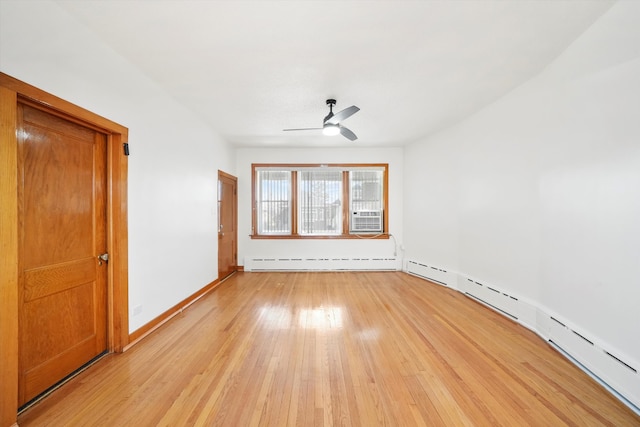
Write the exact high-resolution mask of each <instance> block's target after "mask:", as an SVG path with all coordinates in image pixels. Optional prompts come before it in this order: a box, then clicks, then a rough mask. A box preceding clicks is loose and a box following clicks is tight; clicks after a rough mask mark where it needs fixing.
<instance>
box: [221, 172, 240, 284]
mask: <svg viewBox="0 0 640 427" xmlns="http://www.w3.org/2000/svg"><path fill="white" fill-rule="evenodd" d="M237 224H238V178H236V177H235V176H233V175H229V174H228V173H225V172H222V171H218V279H219V280H222V279H224V278H225V277H227V276H228V275H230V274H231V273H233V272H234V271H236V270H237V266H238V231H237Z"/></svg>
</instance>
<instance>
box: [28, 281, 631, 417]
mask: <svg viewBox="0 0 640 427" xmlns="http://www.w3.org/2000/svg"><path fill="white" fill-rule="evenodd" d="M19 423H20V425H21V426H22V427H27V426H37V425H93V426H107V425H136V426H156V425H159V426H186V425H188V426H194V425H198V426H200V425H201V426H216V425H221V426H227V425H234V426H245V425H246V426H249V425H265V426H285V425H297V426H314V425H316V426H321V425H322V426H330V425H353V426H378V425H389V426H425V425H428V426H440V425H443V426H452V425H456V426H457V425H479V426H484V425H487V426H500V425H504V426H514V425H518V426H520V425H539V426H550V425H553V426H556V425H569V426H636V425H640V418H639V417H638V416H636V415H635V414H633V413H632V412H631V411H630V410H629V409H628V408H626V407H625V406H624V405H623V404H622V403H620V402H619V401H618V400H616V399H615V398H614V397H613V396H611V395H610V394H608V393H607V392H606V391H605V390H604V389H603V388H602V387H601V386H600V385H598V384H597V383H596V382H595V381H593V380H592V379H591V378H589V377H588V376H587V375H585V374H584V373H583V372H582V371H580V370H579V369H578V368H577V367H575V366H574V365H572V364H571V363H570V362H569V361H567V360H566V359H565V358H564V357H562V356H561V355H560V354H558V353H557V352H556V351H555V350H553V349H552V348H551V347H550V346H549V345H547V344H546V343H545V342H544V341H542V340H541V339H540V338H539V337H538V336H537V335H535V334H534V333H532V332H531V331H529V330H526V329H524V328H523V327H521V326H520V325H518V324H516V323H514V322H512V321H510V320H508V319H506V318H504V317H503V316H500V315H499V314H497V313H495V312H493V311H491V310H489V309H487V308H486V307H484V306H482V305H480V304H478V303H476V302H475V301H473V300H471V299H469V298H466V297H465V296H463V295H461V294H459V293H457V292H455V291H452V290H450V289H447V288H444V287H442V286H438V285H434V284H431V283H429V282H426V281H423V280H421V279H418V278H415V277H413V276H409V275H407V274H405V273H401V272H380V273H372V272H353V273H352V272H341V273H237V274H235V275H234V276H232V277H231V278H230V279H228V280H227V281H225V282H223V283H222V284H221V285H220V286H219V287H218V288H217V289H216V290H215V291H213V292H211V293H209V294H207V295H206V296H205V297H203V298H202V299H200V300H199V301H198V302H197V303H195V304H193V305H192V306H191V307H190V308H189V309H188V310H186V311H184V312H183V313H182V314H181V315H179V316H176V317H175V318H173V319H172V320H171V321H170V322H167V323H166V324H165V325H164V326H163V327H162V328H161V329H159V330H157V331H156V332H155V333H154V334H152V335H150V336H148V337H147V338H146V339H145V340H144V341H143V342H141V343H140V344H139V345H137V346H135V347H133V348H132V349H131V350H130V351H127V352H125V353H123V354H118V355H110V356H107V357H106V358H104V359H102V360H101V361H99V362H98V363H97V364H95V365H93V366H92V367H91V368H89V369H88V370H86V371H85V372H83V373H82V374H80V375H79V376H77V377H76V378H75V379H73V380H72V381H70V382H68V383H67V384H65V385H64V386H63V387H62V388H60V389H59V390H58V391H56V392H55V393H53V394H52V395H51V396H49V397H48V398H47V399H45V400H44V401H43V402H41V403H39V404H38V405H36V406H34V407H33V408H31V409H29V410H28V411H26V412H25V413H23V414H22V415H21V416H20V417H19Z"/></svg>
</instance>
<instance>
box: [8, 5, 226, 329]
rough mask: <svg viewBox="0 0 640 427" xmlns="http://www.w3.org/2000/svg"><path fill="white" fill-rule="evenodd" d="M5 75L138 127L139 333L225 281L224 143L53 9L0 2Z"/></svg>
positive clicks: (133, 138) (134, 240) (133, 174)
mask: <svg viewBox="0 0 640 427" xmlns="http://www.w3.org/2000/svg"><path fill="white" fill-rule="evenodd" d="M141 30H143V29H141ZM0 70H1V71H2V72H4V73H6V74H8V75H10V76H13V77H15V78H18V79H20V80H22V81H25V82H27V83H29V84H32V85H34V86H36V87H39V88H40V89H43V90H45V91H47V92H50V93H52V94H54V95H56V96H58V97H61V98H63V99H66V100H68V101H71V102H73V103H75V104H77V105H79V106H81V107H84V108H86V109H88V110H91V111H93V112H95V113H97V114H99V115H101V116H104V117H106V118H109V119H111V120H113V121H115V122H117V123H119V124H121V125H123V126H126V127H128V128H129V132H130V133H129V142H130V149H131V156H130V157H129V257H130V258H129V268H130V270H129V309H130V324H129V330H130V331H134V330H135V329H137V328H139V327H140V326H142V325H144V324H145V323H147V322H149V321H150V320H151V319H153V318H154V317H156V316H158V315H159V314H161V313H162V312H164V311H165V310H167V309H168V308H170V307H172V306H173V305H175V304H176V303H178V302H179V301H181V300H183V299H184V298H186V297H188V296H190V295H191V294H193V293H194V292H196V291H197V290H199V289H200V288H202V287H203V286H205V285H207V284H208V283H210V282H212V281H213V280H215V279H216V278H217V276H218V268H217V260H218V257H217V241H218V239H217V213H216V191H217V187H216V182H217V171H218V169H222V170H224V171H226V172H230V173H233V172H234V167H235V160H234V158H233V151H232V150H231V149H230V148H229V147H228V146H227V144H226V143H225V142H224V141H222V140H221V139H220V138H219V137H218V136H217V135H216V134H215V133H214V132H213V131H212V130H211V129H210V128H208V127H207V126H206V125H205V124H204V123H203V122H201V121H200V120H199V119H197V118H196V117H195V116H194V115H193V114H192V113H191V112H189V111H187V110H186V109H185V108H184V107H182V106H181V105H179V104H178V103H176V102H175V101H174V100H173V99H172V98H171V97H170V96H168V95H167V94H166V93H164V92H163V91H162V90H161V89H160V88H159V87H158V86H157V85H156V84H155V83H154V82H152V81H150V80H148V79H147V78H146V77H145V76H144V75H143V74H142V73H141V72H140V71H139V70H137V69H136V68H134V67H133V66H132V65H131V64H129V63H128V62H126V61H125V60H124V59H123V58H122V57H120V56H119V55H117V54H116V53H114V52H113V51H112V50H111V49H110V48H109V47H108V46H106V45H104V44H103V43H102V42H101V41H100V40H99V39H97V38H96V37H95V36H94V34H93V33H91V32H89V31H88V30H87V29H86V28H85V27H83V26H82V25H80V24H79V23H78V22H76V21H75V20H74V19H73V18H72V17H71V16H70V15H68V14H67V13H66V12H65V11H64V10H63V9H62V8H60V7H59V6H58V5H56V3H54V2H50V1H6V0H2V2H0ZM138 306H141V309H142V311H141V313H140V314H138V315H135V316H134V315H133V309H134V308H135V307H138Z"/></svg>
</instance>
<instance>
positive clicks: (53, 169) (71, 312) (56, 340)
mask: <svg viewBox="0 0 640 427" xmlns="http://www.w3.org/2000/svg"><path fill="white" fill-rule="evenodd" d="M18 155H19V163H18V169H19V170H18V177H19V179H18V181H19V219H20V220H19V246H20V247H19V251H20V257H19V272H20V280H19V281H20V284H19V296H18V298H19V309H18V311H19V346H18V347H19V387H18V388H19V404H20V405H23V404H24V403H26V402H28V401H30V400H31V399H33V398H34V397H36V396H37V395H38V394H40V393H42V392H43V391H45V390H46V389H47V388H49V387H51V386H52V385H54V384H55V383H56V382H58V381H60V380H61V379H63V378H64V377H65V376H67V375H68V374H70V373H72V372H73V371H75V370H76V369H78V368H79V367H81V366H82V365H83V364H85V363H86V362H88V361H90V360H91V359H93V358H94V357H95V356H97V355H99V354H100V353H102V352H104V351H105V350H106V348H107V332H106V331H107V292H106V286H107V265H106V263H105V262H103V261H100V260H98V258H97V256H98V255H100V254H102V253H106V250H107V248H106V206H107V203H106V166H107V160H106V136H105V135H103V134H102V133H100V132H97V131H95V130H93V129H89V128H87V127H84V126H81V125H79V124H77V123H73V122H71V121H68V120H65V119H62V118H60V117H57V116H55V115H53V114H49V113H47V112H44V111H41V110H39V109H36V108H34V107H31V106H28V105H26V104H20V105H19V106H18Z"/></svg>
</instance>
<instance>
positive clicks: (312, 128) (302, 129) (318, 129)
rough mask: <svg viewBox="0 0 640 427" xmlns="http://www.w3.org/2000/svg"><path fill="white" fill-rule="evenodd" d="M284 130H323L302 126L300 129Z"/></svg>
mask: <svg viewBox="0 0 640 427" xmlns="http://www.w3.org/2000/svg"><path fill="white" fill-rule="evenodd" d="M282 130H283V131H284V132H287V131H290V130H322V128H300V129H282Z"/></svg>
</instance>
